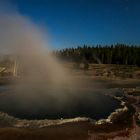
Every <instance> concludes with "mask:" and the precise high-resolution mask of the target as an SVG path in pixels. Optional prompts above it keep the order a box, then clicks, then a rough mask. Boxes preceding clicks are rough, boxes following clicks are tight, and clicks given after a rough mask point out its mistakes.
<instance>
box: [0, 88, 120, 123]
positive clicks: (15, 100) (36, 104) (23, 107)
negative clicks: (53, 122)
mask: <svg viewBox="0 0 140 140" xmlns="http://www.w3.org/2000/svg"><path fill="white" fill-rule="evenodd" d="M25 92H26V93H25V94H18V93H14V91H12V90H11V89H10V88H6V87H1V88H0V111H1V112H6V113H8V114H9V115H11V116H14V117H17V118H20V119H61V118H75V117H89V118H92V119H96V120H98V119H101V118H107V116H109V115H110V113H111V112H113V111H114V110H115V109H117V108H119V107H120V106H121V105H120V102H119V101H117V100H115V99H113V98H111V97H109V96H106V95H104V94H103V93H107V92H112V93H114V92H117V91H116V90H109V89H108V90H102V89H100V90H96V91H95V90H92V89H90V90H87V89H75V90H72V91H71V90H68V89H67V90H64V91H63V93H61V94H60V93H59V95H57V92H56V91H53V90H51V91H49V94H48V92H47V93H46V92H45V91H42V90H41V89H40V90H37V91H36V93H34V94H29V93H27V91H25ZM67 92H69V94H65V93H67Z"/></svg>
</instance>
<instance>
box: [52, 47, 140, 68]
mask: <svg viewBox="0 0 140 140" xmlns="http://www.w3.org/2000/svg"><path fill="white" fill-rule="evenodd" d="M53 54H55V56H57V57H59V58H60V59H62V60H66V61H72V62H77V63H81V62H88V63H102V64H122V65H138V66H140V46H134V45H131V46H130V45H125V44H116V45H105V46H102V45H97V46H88V45H83V46H78V47H77V48H65V49H62V50H56V51H53Z"/></svg>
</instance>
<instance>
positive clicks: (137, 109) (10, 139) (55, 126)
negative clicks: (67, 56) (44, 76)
mask: <svg viewBox="0 0 140 140" xmlns="http://www.w3.org/2000/svg"><path fill="white" fill-rule="evenodd" d="M65 67H67V68H69V69H71V70H72V73H73V76H74V78H75V80H76V79H80V80H83V81H86V84H85V85H83V87H82V88H83V89H85V88H88V89H89V88H91V87H92V86H93V85H94V84H93V83H96V87H100V85H102V87H104V88H108V89H110V88H111V89H112V88H113V89H116V88H118V89H120V90H121V91H122V92H121V94H122V95H120V94H119V95H118V94H117V95H116V94H115V95H114V94H112V93H108V95H107V96H111V97H112V98H113V99H115V100H120V101H121V102H122V103H123V104H124V107H125V108H127V109H124V110H123V111H122V110H118V111H116V112H113V113H112V114H110V116H109V117H108V120H99V121H96V122H94V121H93V120H90V119H83V118H82V119H81V118H75V119H69V120H67V119H62V120H57V121H56V122H57V123H50V124H51V125H48V123H46V121H44V122H41V120H39V121H37V120H34V121H33V122H31V121H29V120H23V119H18V120H17V118H10V116H8V114H5V113H1V116H0V140H19V139H20V140H28V139H34V140H39V139H41V140H46V139H49V140H50V139H52V140H58V139H61V140H66V139H68V140H89V139H91V140H94V139H96V140H107V139H116V140H124V139H126V140H139V139H140V135H139V133H140V127H139V126H140V88H139V86H140V80H139V77H140V69H139V68H138V67H135V66H119V65H95V64H93V65H90V67H89V70H87V71H84V70H82V69H78V70H76V69H73V64H67V63H66V64H65ZM8 81H9V80H8V78H5V77H3V78H2V77H1V79H0V83H1V85H7V84H9V82H8ZM95 81H96V82H95ZM94 86H95V85H94ZM78 94H79V96H80V93H78ZM6 117H9V118H10V119H11V120H10V121H7V120H6ZM4 118H5V119H4ZM13 120H14V121H16V125H12V121H13ZM42 121H43V120H42ZM17 122H18V123H17ZM45 123H46V125H44V124H45ZM32 124H34V125H32ZM40 124H41V125H40ZM37 125H38V127H37ZM32 126H35V127H32ZM39 126H40V127H39Z"/></svg>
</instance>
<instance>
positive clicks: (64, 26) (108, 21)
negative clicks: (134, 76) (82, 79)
mask: <svg viewBox="0 0 140 140" xmlns="http://www.w3.org/2000/svg"><path fill="white" fill-rule="evenodd" d="M6 2H7V3H10V4H11V5H13V7H14V8H15V9H16V10H18V11H19V12H20V14H22V15H26V16H27V17H29V18H30V19H31V20H32V21H33V22H34V23H36V24H38V25H40V26H42V25H43V28H46V30H47V33H48V35H49V36H50V37H49V41H50V44H51V45H52V47H53V48H66V47H77V46H78V45H83V44H88V45H96V44H103V45H105V44H115V43H126V44H136V45H140V0H6Z"/></svg>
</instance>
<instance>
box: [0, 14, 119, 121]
mask: <svg viewBox="0 0 140 140" xmlns="http://www.w3.org/2000/svg"><path fill="white" fill-rule="evenodd" d="M1 19H3V20H2V21H1V22H0V30H2V33H3V35H1V36H0V47H1V50H2V51H3V52H5V53H11V54H12V56H13V60H14V63H13V65H14V69H13V72H14V76H15V79H16V80H13V81H12V82H13V84H12V85H10V86H4V87H2V86H1V87H0V90H1V92H0V111H1V112H6V113H8V114H9V115H10V116H14V117H17V118H21V119H61V118H75V117H90V118H93V119H100V118H106V117H107V116H108V115H109V114H110V113H111V112H112V111H114V110H115V109H116V108H118V107H119V106H120V103H119V102H118V101H116V100H114V99H112V98H111V97H108V96H105V95H104V93H106V92H116V91H114V90H113V91H110V90H107V89H102V88H101V87H100V86H99V85H98V86H96V85H97V84H96V82H95V81H93V80H92V81H89V80H86V79H82V78H80V79H79V78H75V77H73V76H72V74H71V73H70V72H68V71H67V70H65V68H63V66H62V65H61V63H60V62H59V61H58V60H56V59H55V58H54V57H53V56H52V55H51V54H50V53H49V51H48V49H47V50H46V44H47V43H46V41H45V39H44V36H43V35H42V34H43V33H42V31H41V30H40V29H39V28H38V27H36V25H34V24H32V23H31V21H30V20H29V19H27V18H25V17H22V16H20V15H19V14H13V15H10V16H8V15H4V16H2V17H1ZM89 84H90V85H91V86H90V87H89Z"/></svg>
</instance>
